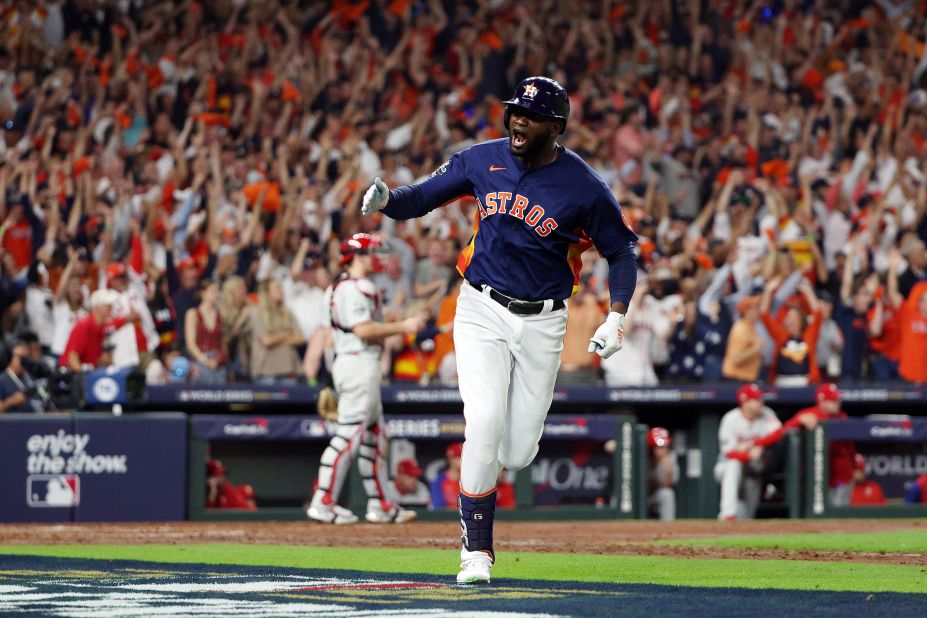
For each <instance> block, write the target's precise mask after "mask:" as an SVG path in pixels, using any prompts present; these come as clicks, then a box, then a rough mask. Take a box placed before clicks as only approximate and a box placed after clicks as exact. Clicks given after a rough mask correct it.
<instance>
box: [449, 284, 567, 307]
mask: <svg viewBox="0 0 927 618" xmlns="http://www.w3.org/2000/svg"><path fill="white" fill-rule="evenodd" d="M467 283H469V284H470V287H472V288H474V289H475V290H477V291H479V292H480V294H482V293H483V288H482V286H480V285H479V284H477V283H473V282H472V281H467ZM489 297H490V298H491V299H493V300H494V301H496V302H497V303H499V304H500V305H502V306H503V307H505V308H506V309H508V310H509V311H510V312H512V313H514V314H515V315H537V314H539V313H541V312H542V311H544V305H545V304H546V303H547V301H546V300H518V299H517V298H512V297H511V296H506V295H505V294H503V293H502V292H499V291H498V290H494V289H492V288H489ZM565 306H566V305H565V304H564V302H563V301H562V300H555V301H554V305H553V307H551V311H559V310H560V309H563V308H564V307H565Z"/></svg>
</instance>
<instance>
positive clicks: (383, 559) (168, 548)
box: [0, 544, 927, 593]
mask: <svg viewBox="0 0 927 618" xmlns="http://www.w3.org/2000/svg"><path fill="white" fill-rule="evenodd" d="M3 554H16V555H34V556H57V557H63V558H94V559H101V560H140V561H147V562H174V563H177V562H180V563H183V562H187V563H204V564H236V565H252V566H278V567H296V568H331V569H352V570H359V571H381V572H393V573H420V574H434V575H446V576H448V577H451V576H452V575H453V574H454V573H455V572H456V568H457V561H456V555H455V552H453V551H446V550H435V549H367V548H356V549H345V548H339V547H294V546H285V547H280V546H276V545H225V544H214V545H131V546H116V545H55V546H49V545H39V546H26V545H6V546H2V547H0V570H2V565H3V558H2V555H3ZM493 577H494V578H500V579H502V578H511V579H531V580H572V581H582V582H614V583H630V584H665V585H681V586H705V587H735V588H775V589H788V590H839V591H855V592H918V593H923V592H925V591H927V567H918V566H906V565H883V564H854V563H846V562H809V561H798V560H750V561H746V560H701V559H688V558H666V557H650V556H615V555H609V556H606V555H598V554H537V553H517V552H511V553H504V554H502V555H500V559H499V562H498V563H497V565H496V567H495V568H494V569H493Z"/></svg>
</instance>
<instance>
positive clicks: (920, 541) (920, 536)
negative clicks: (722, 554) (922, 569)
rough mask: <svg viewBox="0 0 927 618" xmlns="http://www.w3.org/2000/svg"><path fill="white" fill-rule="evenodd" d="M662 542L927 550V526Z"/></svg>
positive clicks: (842, 548)
mask: <svg viewBox="0 0 927 618" xmlns="http://www.w3.org/2000/svg"><path fill="white" fill-rule="evenodd" d="M657 543H658V544H660V545H687V546H696V547H734V548H749V549H788V550H799V549H809V550H816V551H855V552H883V551H884V552H900V553H908V554H912V553H927V529H924V530H895V531H891V532H828V533H816V534H770V535H764V536H759V535H756V536H753V535H744V536H736V535H730V536H723V537H720V536H719V537H707V538H698V539H673V540H667V541H657Z"/></svg>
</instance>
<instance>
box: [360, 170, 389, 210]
mask: <svg viewBox="0 0 927 618" xmlns="http://www.w3.org/2000/svg"><path fill="white" fill-rule="evenodd" d="M388 201H389V187H387V186H386V183H385V182H383V181H382V180H381V179H380V177H379V176H377V177H376V179H375V180H374V181H373V184H372V185H370V188H369V189H367V193H364V205H363V206H361V214H362V215H365V216H366V215H372V214H373V213H375V212H377V211H378V210H381V209H382V208H383V207H385V206H386V203H387V202H388Z"/></svg>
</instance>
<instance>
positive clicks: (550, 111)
mask: <svg viewBox="0 0 927 618" xmlns="http://www.w3.org/2000/svg"><path fill="white" fill-rule="evenodd" d="M503 103H505V115H504V116H503V123H504V124H505V128H506V129H508V128H509V116H510V115H511V107H512V106H513V105H514V106H517V107H523V108H525V109H527V110H531V111H532V112H534V113H536V114H540V115H542V116H547V117H549V118H556V119H557V120H560V121H562V125H561V127H560V132H561V133H563V132H564V131H565V130H566V125H567V120H569V119H570V97H569V96H568V95H567V91H566V90H565V89H564V88H563V86H561V85H560V84H559V83H557V81H556V80H553V79H551V78H549V77H540V76H538V77H528V78H526V79H523V80H521V82H520V83H519V84H518V86H516V87H515V94H513V95H512V98H511V99H509V100H508V101H503Z"/></svg>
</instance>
